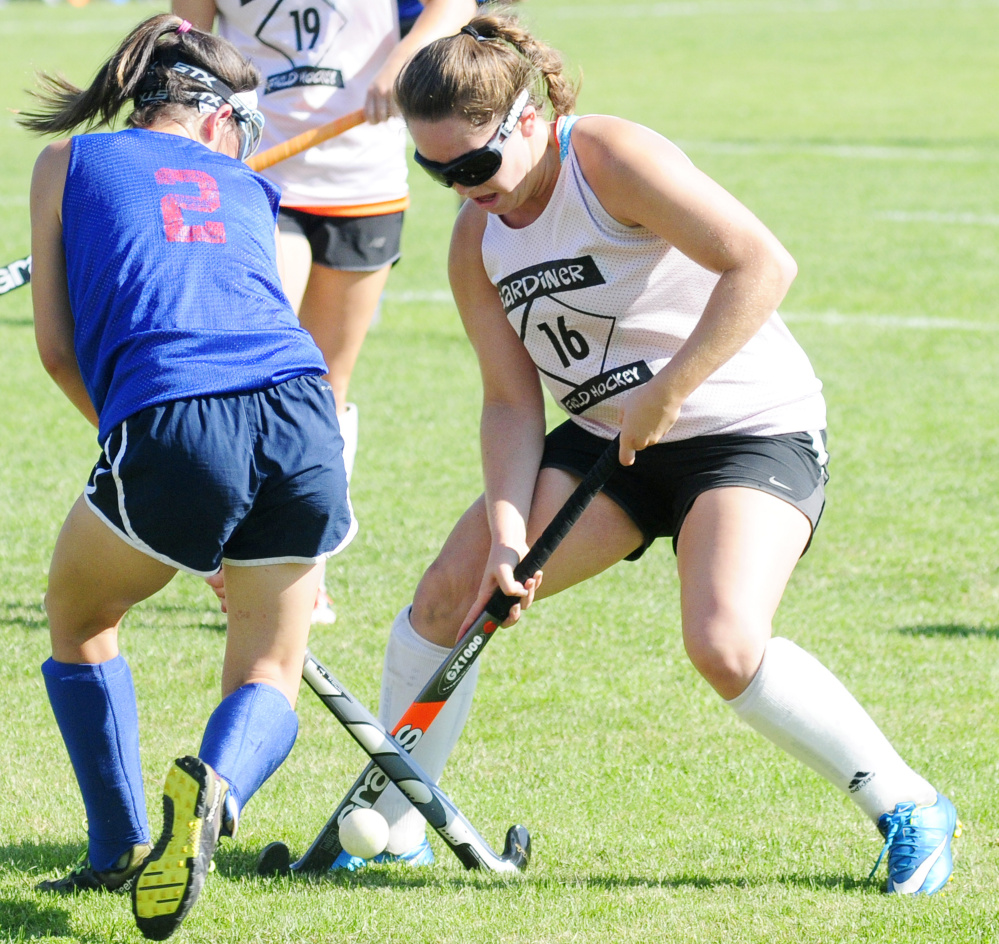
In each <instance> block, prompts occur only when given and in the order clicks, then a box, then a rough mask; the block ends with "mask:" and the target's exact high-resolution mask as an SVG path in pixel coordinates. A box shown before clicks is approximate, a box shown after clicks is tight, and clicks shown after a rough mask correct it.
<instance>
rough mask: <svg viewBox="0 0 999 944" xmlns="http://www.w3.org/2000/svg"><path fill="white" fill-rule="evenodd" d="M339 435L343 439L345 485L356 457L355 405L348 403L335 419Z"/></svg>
mask: <svg viewBox="0 0 999 944" xmlns="http://www.w3.org/2000/svg"><path fill="white" fill-rule="evenodd" d="M337 422H338V423H339V424H340V435H341V436H342V437H343V467H344V469H345V470H346V472H347V484H348V485H349V484H350V475H351V473H352V472H353V471H354V457H355V456H356V455H357V404H356V403H348V404H347V408H346V409H345V410H344V412H343V413H341V414H340V415H339V416H338V417H337Z"/></svg>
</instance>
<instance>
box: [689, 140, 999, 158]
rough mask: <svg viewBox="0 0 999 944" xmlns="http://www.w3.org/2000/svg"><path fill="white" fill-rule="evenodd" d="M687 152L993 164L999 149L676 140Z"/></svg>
mask: <svg viewBox="0 0 999 944" xmlns="http://www.w3.org/2000/svg"><path fill="white" fill-rule="evenodd" d="M672 140H673V143H674V144H676V146H677V147H678V148H680V149H681V150H683V151H688V152H689V151H693V152H698V151H700V152H702V153H707V154H790V155H794V156H797V155H804V156H815V157H832V158H837V159H839V160H851V161H920V162H923V163H934V162H940V163H948V164H991V163H996V162H999V148H969V147H953V148H948V147H897V146H895V147H892V146H885V145H880V144H810V143H808V142H804V141H801V142H790V141H789V142H786V143H782V142H780V141H697V140H679V139H672Z"/></svg>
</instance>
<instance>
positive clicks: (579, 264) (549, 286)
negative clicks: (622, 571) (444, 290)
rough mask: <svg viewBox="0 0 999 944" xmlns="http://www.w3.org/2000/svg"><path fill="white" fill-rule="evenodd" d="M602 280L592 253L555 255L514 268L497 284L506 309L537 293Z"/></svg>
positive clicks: (524, 301)
mask: <svg viewBox="0 0 999 944" xmlns="http://www.w3.org/2000/svg"><path fill="white" fill-rule="evenodd" d="M604 281H605V279H604V277H603V276H602V275H601V274H600V270H599V269H598V268H597V264H596V263H595V262H594V261H593V256H579V257H578V258H576V259H554V260H552V261H551V262H543V263H541V264H540V265H534V266H531V267H530V268H527V269H521V270H520V271H519V272H513V273H512V274H510V275H508V276H507V277H506V278H505V279H500V281H499V282H498V283H497V285H496V288H497V290H498V291H499V295H500V300H501V301H502V302H503V308H504V309H505V310H506V311H507V313H509V312H511V311H513V309H514V308H516V307H517V306H519V305H523V304H525V303H526V302H529V301H531V300H532V299H534V298H537V297H539V296H542V295H555V294H557V293H558V292H569V291H573V290H575V289H580V288H588V287H589V286H591V285H603V284H604Z"/></svg>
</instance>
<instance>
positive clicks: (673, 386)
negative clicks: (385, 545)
mask: <svg viewBox="0 0 999 944" xmlns="http://www.w3.org/2000/svg"><path fill="white" fill-rule="evenodd" d="M396 97H397V99H398V101H399V103H400V107H401V108H402V112H403V115H404V117H405V118H406V120H407V123H408V126H409V130H410V134H411V135H412V138H413V140H414V142H415V144H416V149H417V152H416V162H417V163H418V164H419V165H420V166H421V167H423V169H424V170H426V171H427V173H429V174H430V175H431V176H432V177H433V178H434V179H435V180H437V181H439V182H440V183H442V184H444V185H445V186H448V187H453V188H454V190H455V191H456V192H457V193H458V194H459V195H460V196H462V197H464V198H465V202H464V205H463V206H462V209H461V212H460V213H459V215H458V219H457V222H456V223H455V227H454V234H453V237H452V243H451V254H450V260H449V274H450V280H451V287H452V291H453V293H454V297H455V301H456V302H457V306H458V310H459V312H460V314H461V317H462V321H463V323H464V327H465V330H466V332H467V334H468V336H469V339H470V340H471V343H472V346H473V348H474V349H475V352H476V354H477V355H478V359H479V364H480V368H481V374H482V384H483V410H482V422H481V438H482V462H483V471H484V477H485V495H484V496H483V497H482V498H481V499H479V500H478V501H477V502H476V503H475V504H473V506H472V507H471V508H470V509H469V510H468V511H467V512H466V513H465V514H464V515H463V516H462V518H461V520H460V521H459V522H458V523H457V524H456V525H455V527H454V529H453V531H452V532H451V534H450V536H449V537H448V539H447V541H446V542H445V545H444V548H443V549H442V551H441V552H440V554H439V555H438V557H437V559H436V561H434V563H433V564H431V566H430V568H429V569H428V570H427V572H426V573H425V574H424V576H423V579H422V580H421V581H420V583H419V586H418V587H417V590H416V594H415V597H414V600H413V605H412V607H406V608H405V609H404V610H403V611H402V612H401V613H400V614H399V616H398V617H397V619H396V621H395V624H394V625H393V627H392V631H391V634H390V638H389V643H388V650H387V653H386V657H385V670H384V676H383V683H382V686H383V687H382V704H381V711H382V721H383V722H384V723H386V725H387V726H388V727H389V728H391V727H392V726H393V725H394V724H395V723H396V722H397V721H398V719H399V717H401V715H402V714H403V712H404V710H405V709H407V708H408V707H409V705H410V703H411V702H412V701H413V699H414V698H415V696H416V695H417V694H418V693H419V692H420V690H421V689H422V687H423V685H424V684H425V683H426V681H427V679H429V678H430V676H431V675H432V674H433V672H434V670H435V669H436V668H437V665H438V664H439V663H440V662H441V660H442V659H443V658H444V656H445V655H446V654H447V653H448V652H449V651H450V649H451V647H452V646H453V645H454V644H455V641H456V639H457V638H459V637H460V634H461V632H462V630H463V629H464V628H465V627H467V626H468V625H469V624H470V623H471V621H472V619H473V618H474V617H475V616H477V615H478V613H479V612H480V611H481V610H482V608H483V606H484V605H485V603H486V601H487V600H488V598H489V596H490V595H491V594H492V592H493V591H494V589H495V588H496V587H497V586H498V587H499V588H500V589H502V591H503V592H504V593H506V594H509V595H515V596H518V597H521V598H522V605H523V606H526V605H528V604H529V603H530V602H531V600H532V599H533V598H535V596H537V597H538V598H540V597H542V596H551V595H552V594H555V593H557V592H559V591H561V590H564V589H567V588H569V587H571V586H573V585H574V584H577V583H580V582H582V581H584V580H586V579H587V578H589V577H591V576H593V575H595V574H598V573H600V572H601V571H603V570H605V569H606V568H608V567H610V566H612V565H614V564H617V563H618V562H619V561H621V560H625V559H627V560H634V559H635V558H637V557H639V556H640V555H641V554H642V553H643V552H644V551H645V550H646V548H647V547H648V546H649V545H650V544H651V543H652V542H653V541H654V540H656V539H657V538H660V537H668V538H671V539H672V541H673V548H674V550H675V552H676V561H677V571H678V575H679V583H680V622H681V625H682V633H683V641H684V645H685V647H686V651H687V654H688V655H689V657H690V659H691V662H692V663H693V665H694V667H695V668H696V669H697V670H698V672H699V673H700V674H701V675H702V676H703V677H704V678H705V680H706V681H707V682H708V683H709V684H710V685H711V686H712V687H713V689H714V690H715V691H716V692H717V693H718V695H719V696H720V697H721V698H722V699H724V701H725V702H726V704H727V705H729V706H730V707H731V708H732V709H733V710H734V711H735V712H736V714H737V715H738V716H739V717H740V718H742V719H743V721H745V722H746V723H747V724H749V725H750V726H752V727H753V728H755V729H756V730H757V731H759V732H760V733H761V734H763V735H764V736H765V737H767V738H769V739H770V740H771V741H772V742H773V743H775V744H776V745H778V746H779V747H781V748H783V749H784V750H785V751H787V752H788V753H789V754H791V755H792V756H794V757H796V758H798V759H799V760H801V761H803V762H804V763H806V764H808V765H809V766H811V767H812V768H813V769H814V770H816V771H817V772H818V773H819V774H820V775H822V776H823V777H824V778H825V779H826V780H827V781H829V782H830V783H831V784H833V786H835V787H837V788H838V789H840V790H842V791H843V792H844V793H846V794H847V795H848V796H849V797H851V798H852V799H853V800H854V802H856V804H857V805H858V807H859V808H860V809H861V810H862V812H863V813H864V814H865V815H866V816H868V817H869V818H870V820H871V822H872V824H873V825H874V826H876V828H877V829H878V831H879V832H880V833H881V836H882V842H883V845H882V856H883V857H884V858H886V859H887V868H888V882H887V889H888V891H889V892H892V893H896V894H917V893H922V894H931V893H933V892H935V891H937V890H938V889H940V888H941V887H943V886H944V885H945V884H946V883H947V881H948V880H949V878H950V876H951V871H952V863H951V838H952V836H954V835H955V834H956V833H957V832H958V829H959V827H958V822H957V816H956V813H955V810H954V806H953V805H952V804H951V802H950V801H949V800H948V799H947V798H946V797H945V796H943V795H942V794H940V793H938V792H937V790H936V789H935V787H934V786H932V785H931V784H930V783H928V782H927V781H926V780H925V779H924V778H923V777H922V776H920V775H919V774H918V773H916V772H915V771H914V770H912V769H911V768H910V767H909V766H908V764H906V763H905V762H904V761H903V759H902V758H901V757H900V756H899V755H898V753H897V752H896V751H895V750H894V748H893V747H892V746H891V744H890V743H889V742H888V740H887V739H886V738H885V736H884V735H883V734H882V732H881V731H880V730H879V729H878V727H877V725H876V724H875V723H874V721H873V720H872V719H871V718H870V716H869V715H868V714H867V712H866V711H865V710H864V709H863V708H862V707H861V706H860V705H859V704H858V703H857V701H856V700H855V699H854V698H853V696H852V695H851V694H850V693H849V692H848V691H847V690H846V688H844V687H843V685H842V684H841V683H840V682H839V681H838V680H837V679H836V678H835V677H834V676H833V675H832V673H830V672H829V671H828V669H826V668H825V667H824V666H823V665H821V664H820V663H819V662H818V661H817V660H816V659H815V658H813V657H812V656H811V655H810V654H808V653H807V652H805V651H804V650H802V649H801V648H799V647H798V646H797V645H796V644H795V643H794V642H792V641H791V640H790V639H787V638H782V637H773V638H772V621H773V616H774V613H775V611H776V609H777V606H778V604H779V603H780V600H781V597H782V595H783V592H784V588H785V585H786V584H787V581H788V580H789V579H790V577H791V574H792V572H793V570H794V568H795V566H796V564H797V562H798V560H799V558H800V557H801V555H802V554H803V553H804V552H805V550H806V549H807V547H808V545H809V542H810V541H811V539H812V535H813V531H814V529H815V527H816V525H817V524H818V521H819V517H820V515H821V513H822V509H823V506H824V500H825V499H824V486H825V481H826V477H827V476H826V460H827V455H826V447H825V441H826V440H825V425H826V414H825V404H824V401H823V397H822V392H821V384H820V383H819V381H818V380H817V379H816V377H815V374H814V372H813V370H812V368H811V365H810V364H809V362H808V359H807V357H806V355H805V353H804V352H803V351H802V349H801V348H800V347H799V346H798V344H797V343H796V341H795V340H794V338H793V337H792V336H791V334H790V332H789V331H788V330H787V327H786V326H785V324H784V323H783V321H782V320H781V318H780V316H779V315H778V314H777V312H776V308H777V306H778V305H779V304H780V302H781V300H782V299H783V297H784V294H785V292H786V291H787V289H788V287H789V285H790V284H791V282H792V280H793V278H794V277H795V274H796V267H795V263H794V261H793V259H792V258H791V257H790V255H789V254H788V253H787V251H786V250H785V249H784V247H783V246H782V245H781V244H780V243H779V242H778V240H777V239H776V238H775V237H774V235H773V234H772V233H771V232H770V231H769V230H768V229H767V228H766V227H765V226H764V225H763V224H762V223H761V222H760V221H759V220H758V219H757V218H756V217H755V216H753V214H752V213H750V212H749V210H748V209H746V208H745V207H744V206H742V205H741V204H740V203H739V202H738V201H737V200H736V199H735V198H733V197H732V196H731V195H730V194H728V193H727V192H725V191H724V190H723V189H722V188H721V187H720V186H718V184H716V183H715V182H714V181H712V180H710V179H709V178H708V177H706V176H705V175H704V174H702V173H701V172H699V171H698V170H697V169H696V168H695V167H694V166H693V164H692V163H691V162H690V161H689V160H688V159H687V157H686V156H685V155H684V154H683V153H682V152H681V151H680V150H679V149H678V148H677V147H675V146H674V145H673V144H671V143H670V142H669V141H667V140H666V139H665V138H663V137H661V136H660V135H658V134H656V133H655V132H653V131H651V130H649V129H648V128H644V127H642V126H640V125H637V124H634V123H633V122H629V121H625V120H622V119H619V118H615V117H610V116H605V115H590V116H580V117H578V120H577V117H576V116H574V115H573V114H572V112H573V109H574V106H575V91H574V88H573V87H572V85H571V83H570V82H568V81H567V80H566V77H565V76H564V75H563V69H562V62H561V59H560V57H559V55H558V54H557V53H556V52H555V51H554V50H553V49H551V48H550V47H548V46H547V45H545V44H544V43H541V42H539V41H538V40H537V39H535V38H534V37H533V36H532V35H531V34H530V33H528V32H527V31H526V30H524V29H523V28H522V27H521V26H520V25H519V24H518V23H517V22H516V20H515V19H513V18H511V17H509V16H505V15H495V16H490V15H484V16H480V17H476V18H475V19H473V20H472V21H471V23H470V24H469V25H468V26H466V27H464V28H463V29H462V30H461V31H460V32H459V33H458V34H457V35H455V36H452V37H449V38H446V39H441V40H437V41H436V42H433V43H431V44H429V45H428V46H426V47H425V48H424V49H422V50H421V51H420V52H419V53H417V54H416V55H415V56H414V57H413V59H412V60H410V62H409V64H408V65H407V66H406V68H405V69H404V70H403V72H402V73H401V75H400V78H399V79H398V81H397V83H396ZM546 108H547V109H549V110H550V112H551V113H552V115H553V117H554V119H555V120H547V119H546V117H545V116H544V114H543V109H546ZM543 386H545V387H547V388H548V390H549V392H550V393H551V394H552V396H553V397H554V399H555V400H556V402H557V403H558V404H559V405H560V406H561V408H562V409H563V410H564V412H565V413H567V414H568V419H567V421H566V422H564V423H563V424H562V425H561V426H559V427H557V428H556V429H554V430H552V431H551V432H548V433H547V435H546V419H545V407H544V398H543V394H542V389H543ZM616 435H620V461H621V464H622V468H620V469H618V470H616V471H615V473H614V474H613V475H612V476H611V478H610V480H609V482H608V484H607V485H606V486H605V488H604V490H603V492H602V493H601V494H599V495H598V496H597V498H596V500H595V501H594V502H593V503H592V504H591V505H590V506H589V508H588V509H587V511H586V512H585V513H584V514H583V516H582V518H581V519H580V521H579V523H578V524H577V525H576V526H575V528H574V529H573V531H572V532H570V534H569V536H568V537H567V538H566V540H565V541H564V542H563V543H562V545H561V546H560V548H559V549H558V550H557V551H556V552H555V554H554V555H553V556H552V558H551V560H550V561H549V562H548V564H547V566H546V567H545V572H544V579H543V581H541V582H538V581H537V580H536V579H529V580H527V581H526V582H525V583H523V584H521V583H519V582H517V581H516V580H515V579H514V577H513V567H514V566H515V565H516V563H517V562H518V560H519V559H521V558H522V557H523V555H524V554H525V552H526V550H527V548H528V546H529V544H530V543H531V542H533V541H534V540H535V539H536V538H537V536H538V535H539V534H540V532H541V531H542V529H543V527H544V526H545V525H546V524H547V523H548V521H549V520H550V519H551V518H552V516H553V514H554V513H555V511H556V510H557V509H558V508H559V507H560V506H561V505H562V503H563V502H564V501H565V500H566V498H567V497H568V496H569V494H570V492H571V491H572V490H573V488H574V487H575V485H576V483H577V482H578V481H579V480H580V479H581V478H582V476H583V475H584V473H585V472H586V471H587V470H588V469H589V467H590V466H591V465H592V464H593V462H594V461H595V460H596V458H597V457H598V456H599V455H600V454H601V453H602V452H603V451H604V449H605V447H606V445H607V443H608V442H609V441H610V440H612V439H614V437H615V436H616ZM515 609H517V608H515ZM515 615H516V613H515ZM594 668H595V670H596V667H594ZM474 685H475V678H474V672H473V673H470V674H469V676H468V677H467V678H466V680H465V681H464V682H463V683H462V686H459V688H458V690H457V693H456V695H455V696H452V698H451V699H449V701H448V704H447V709H446V711H447V712H448V713H447V714H445V712H444V711H442V712H441V714H440V715H439V716H438V717H437V720H436V721H434V723H433V725H432V726H431V727H430V728H429V730H428V731H427V732H426V734H425V735H424V736H423V738H422V739H421V740H420V741H419V743H417V744H416V746H415V748H414V750H413V753H414V756H416V757H417V759H418V760H419V761H420V763H421V765H422V766H423V767H424V769H425V770H427V771H428V773H431V774H432V775H434V776H439V775H440V773H441V771H442V769H443V766H444V761H445V759H446V758H447V756H448V754H449V753H450V751H451V749H452V748H453V746H454V743H455V741H456V739H457V737H458V735H459V733H460V731H461V728H462V725H463V724H464V719H465V716H466V714H467V711H468V703H469V700H470V699H471V692H472V688H473V687H474ZM452 702H455V704H454V705H452ZM379 809H380V810H381V812H383V814H384V815H385V816H386V818H387V819H388V820H389V822H390V825H391V835H390V839H389V847H388V848H389V850H390V852H392V853H394V854H397V855H405V854H406V852H407V850H416V849H418V848H419V845H420V844H421V843H423V842H425V838H424V824H423V823H422V822H421V821H420V818H419V815H418V814H417V813H416V811H415V810H413V809H412V808H411V807H408V804H407V803H406V801H405V798H404V797H402V796H401V794H399V793H398V791H395V792H394V793H390V794H389V795H388V796H386V797H383V798H382V800H381V801H380V803H379ZM761 815H767V812H766V811H764V810H761ZM880 861H881V858H879V859H878V862H879V863H880ZM875 868H877V866H875ZM872 875H873V873H872Z"/></svg>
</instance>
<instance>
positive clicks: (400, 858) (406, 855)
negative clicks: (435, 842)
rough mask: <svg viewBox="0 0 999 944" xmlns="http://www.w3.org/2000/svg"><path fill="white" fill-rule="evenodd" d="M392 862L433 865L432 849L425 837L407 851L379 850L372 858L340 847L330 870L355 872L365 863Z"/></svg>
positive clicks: (413, 865) (414, 866) (415, 865)
mask: <svg viewBox="0 0 999 944" xmlns="http://www.w3.org/2000/svg"><path fill="white" fill-rule="evenodd" d="M394 862H401V863H402V864H403V865H408V866H410V867H411V868H418V867H419V866H421V865H433V864H434V850H433V849H431V848H430V843H429V842H428V841H427V839H426V838H424V840H423V842H421V843H420V844H419V845H418V846H416V847H415V848H413V849H410V850H409V852H400V853H398V854H397V853H394V852H380V853H379V854H378V855H376V856H375V857H374V858H373V859H361V858H359V857H358V856H354V855H351V854H350V853H349V852H347V850H346V849H341V850H340V855H338V856H337V857H336V858H335V859H334V860H333V864H332V865H331V866H330V871H331V872H335V871H338V870H339V869H346V870H347V871H348V872H356V871H357V870H358V869H363V868H364V867H365V866H366V865H372V864H374V865H390V864H392V863H394Z"/></svg>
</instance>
